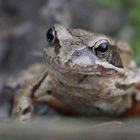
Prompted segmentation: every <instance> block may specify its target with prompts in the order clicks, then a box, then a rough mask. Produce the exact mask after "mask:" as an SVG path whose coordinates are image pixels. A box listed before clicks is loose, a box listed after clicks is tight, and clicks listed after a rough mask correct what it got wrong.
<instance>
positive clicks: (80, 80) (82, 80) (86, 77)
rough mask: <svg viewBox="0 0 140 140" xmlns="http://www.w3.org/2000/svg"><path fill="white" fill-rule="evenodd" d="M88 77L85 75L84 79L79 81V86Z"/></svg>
mask: <svg viewBox="0 0 140 140" xmlns="http://www.w3.org/2000/svg"><path fill="white" fill-rule="evenodd" d="M87 77H88V75H84V76H83V77H82V78H80V79H79V80H78V84H81V83H82V82H83V81H84V80H85V79H86V78H87Z"/></svg>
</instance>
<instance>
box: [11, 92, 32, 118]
mask: <svg viewBox="0 0 140 140" xmlns="http://www.w3.org/2000/svg"><path fill="white" fill-rule="evenodd" d="M23 93H24V92H23V91H22V90H20V91H18V93H16V95H15V98H14V105H13V110H12V118H13V119H15V120H20V121H25V120H29V119H30V118H31V117H32V116H33V111H34V108H33V103H32V99H31V98H30V96H28V95H27V94H23Z"/></svg>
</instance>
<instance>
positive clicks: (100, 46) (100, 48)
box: [96, 43, 108, 53]
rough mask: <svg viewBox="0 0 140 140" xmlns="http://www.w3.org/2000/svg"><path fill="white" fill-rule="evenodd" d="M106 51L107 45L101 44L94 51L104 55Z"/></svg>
mask: <svg viewBox="0 0 140 140" xmlns="http://www.w3.org/2000/svg"><path fill="white" fill-rule="evenodd" d="M107 50H108V43H102V44H100V45H99V47H98V48H97V49H96V51H98V52H101V53H104V52H106V51H107Z"/></svg>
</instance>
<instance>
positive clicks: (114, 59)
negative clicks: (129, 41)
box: [110, 46, 123, 68]
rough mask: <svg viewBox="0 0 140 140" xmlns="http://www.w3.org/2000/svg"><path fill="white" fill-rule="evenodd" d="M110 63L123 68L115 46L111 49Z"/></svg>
mask: <svg viewBox="0 0 140 140" xmlns="http://www.w3.org/2000/svg"><path fill="white" fill-rule="evenodd" d="M110 63H111V64H112V65H114V66H116V67H119V68H123V63H122V60H121V57H120V54H119V51H118V49H117V47H116V46H115V47H113V49H112V58H111V61H110Z"/></svg>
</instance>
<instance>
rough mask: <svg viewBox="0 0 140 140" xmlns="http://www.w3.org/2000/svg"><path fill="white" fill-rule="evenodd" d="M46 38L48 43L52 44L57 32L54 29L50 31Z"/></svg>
mask: <svg viewBox="0 0 140 140" xmlns="http://www.w3.org/2000/svg"><path fill="white" fill-rule="evenodd" d="M46 38H47V41H48V42H50V43H52V42H53V41H54V39H55V30H54V28H50V29H48V31H47V33H46Z"/></svg>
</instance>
